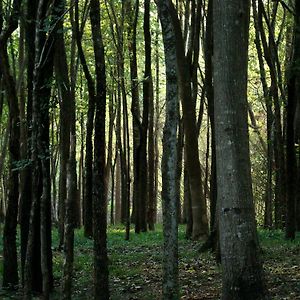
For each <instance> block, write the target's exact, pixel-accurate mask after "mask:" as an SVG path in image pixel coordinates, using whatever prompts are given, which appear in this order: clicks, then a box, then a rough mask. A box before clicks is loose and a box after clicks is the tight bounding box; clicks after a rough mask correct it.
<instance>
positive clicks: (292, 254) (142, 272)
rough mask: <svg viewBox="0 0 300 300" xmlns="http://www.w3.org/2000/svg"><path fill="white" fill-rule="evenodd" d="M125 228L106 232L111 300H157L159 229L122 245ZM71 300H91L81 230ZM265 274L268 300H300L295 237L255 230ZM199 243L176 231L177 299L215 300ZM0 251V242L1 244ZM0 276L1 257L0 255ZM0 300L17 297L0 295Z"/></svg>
mask: <svg viewBox="0 0 300 300" xmlns="http://www.w3.org/2000/svg"><path fill="white" fill-rule="evenodd" d="M124 234H125V233H124V228H123V227H120V226H113V227H109V228H108V251H109V271H110V289H111V299H113V300H127V299H128V300H129V299H138V300H154V299H161V278H162V269H161V263H162V257H161V252H162V227H161V226H160V225H158V226H157V228H156V231H155V232H148V233H142V234H139V235H136V234H134V233H132V234H131V238H130V241H125V240H124ZM75 236H76V238H75V257H74V280H73V283H74V285H73V299H78V300H79V299H89V298H92V292H93V291H92V287H93V280H92V274H93V242H92V240H89V239H86V238H85V237H84V235H83V231H82V230H76V233H75ZM259 238H260V243H261V247H262V253H263V260H264V269H265V274H266V280H267V286H268V289H269V291H270V297H271V299H275V300H277V299H278V300H279V299H293V300H294V299H300V296H299V295H300V236H299V235H298V236H297V239H296V241H294V242H290V241H286V240H284V235H283V232H281V231H268V230H259ZM57 244H58V235H57V232H56V231H54V232H53V249H54V250H53V264H54V278H55V290H54V293H53V294H52V297H51V299H54V300H55V299H59V298H60V288H59V286H60V278H61V275H62V266H63V253H62V252H59V251H57V250H56V249H57ZM199 246H200V245H199V243H198V242H193V241H187V240H186V239H185V238H184V226H180V228H179V272H180V278H179V280H180V294H181V299H207V300H208V299H219V297H220V291H221V269H220V267H219V266H218V265H217V264H216V263H215V261H214V258H213V256H212V254H210V253H203V254H199V252H198V249H199ZM0 249H2V241H0ZM0 260H1V261H0V276H1V277H2V256H1V253H0ZM0 299H20V296H19V297H18V295H16V297H15V298H14V296H13V294H7V293H4V292H3V291H2V292H0Z"/></svg>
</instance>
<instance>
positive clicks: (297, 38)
mask: <svg viewBox="0 0 300 300" xmlns="http://www.w3.org/2000/svg"><path fill="white" fill-rule="evenodd" d="M295 4H296V5H295V16H294V18H295V21H294V22H295V23H294V51H293V58H292V60H291V66H290V69H289V76H288V78H289V81H288V102H287V108H286V110H287V116H286V117H287V130H286V171H287V211H286V230H285V237H286V238H287V239H291V240H293V239H295V232H296V191H297V188H296V187H297V175H298V174H297V157H296V147H295V143H296V142H298V141H299V135H298V132H297V127H298V126H299V125H298V124H297V121H296V111H297V109H299V107H297V106H299V105H300V96H299V92H300V72H299V65H298V64H299V60H300V33H299V30H300V1H299V0H296V1H295ZM297 138H298V140H297Z"/></svg>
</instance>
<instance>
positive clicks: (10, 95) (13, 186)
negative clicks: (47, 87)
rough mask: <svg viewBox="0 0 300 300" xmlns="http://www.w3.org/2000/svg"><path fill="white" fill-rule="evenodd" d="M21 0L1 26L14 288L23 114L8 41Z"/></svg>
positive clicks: (7, 239) (8, 272)
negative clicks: (21, 116)
mask: <svg viewBox="0 0 300 300" xmlns="http://www.w3.org/2000/svg"><path fill="white" fill-rule="evenodd" d="M20 5H21V2H20V1H18V0H16V1H14V2H13V7H12V12H11V15H10V17H9V21H8V23H7V26H6V27H5V28H3V29H2V26H0V67H1V74H2V76H3V83H4V87H5V91H6V96H7V100H8V107H9V154H10V161H9V190H8V205H7V206H8V207H7V212H6V218H5V225H4V231H3V271H4V273H3V286H4V287H14V286H16V285H17V284H18V280H19V278H18V262H17V245H16V234H17V215H18V197H19V192H18V185H19V178H18V176H19V172H18V160H19V156H20V145H19V138H20V127H19V122H20V119H19V118H20V116H19V108H18V105H19V104H18V102H19V100H18V96H17V90H16V84H15V80H14V78H13V76H12V74H11V68H10V63H9V57H8V53H7V42H8V39H9V38H10V36H11V34H12V33H13V32H14V31H15V30H16V29H17V27H18V18H19V13H20ZM0 9H1V10H0V18H1V21H0V22H1V24H2V13H3V12H2V6H0Z"/></svg>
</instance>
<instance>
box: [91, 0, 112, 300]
mask: <svg viewBox="0 0 300 300" xmlns="http://www.w3.org/2000/svg"><path fill="white" fill-rule="evenodd" d="M90 21H91V26H92V39H93V47H94V56H95V62H96V66H95V73H96V90H95V109H96V110H95V112H96V113H95V138H94V165H93V228H94V231H93V236H94V299H100V300H102V299H104V300H108V299H109V285H108V257H107V245H106V239H107V237H106V226H107V205H106V193H105V190H106V189H105V163H106V162H105V145H106V144H105V110H106V72H105V59H104V46H103V41H102V33H101V26H100V21H101V16H100V1H99V0H92V1H91V7H90Z"/></svg>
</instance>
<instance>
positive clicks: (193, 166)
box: [170, 5, 208, 239]
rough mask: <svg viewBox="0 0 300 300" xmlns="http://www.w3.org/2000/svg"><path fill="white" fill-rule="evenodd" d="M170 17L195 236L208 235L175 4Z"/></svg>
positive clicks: (188, 80)
mask: <svg viewBox="0 0 300 300" xmlns="http://www.w3.org/2000/svg"><path fill="white" fill-rule="evenodd" d="M170 10H171V11H170V12H171V20H172V23H173V26H174V29H175V34H176V51H177V52H176V53H177V54H176V59H177V65H178V79H179V81H178V82H179V92H180V97H181V103H182V110H183V124H184V130H185V139H186V142H185V151H186V159H187V160H186V163H187V170H188V176H189V184H190V189H191V199H192V214H193V231H192V238H193V239H199V238H205V237H207V235H208V219H207V208H206V199H204V195H203V184H202V172H201V166H200V160H199V149H198V132H197V126H196V110H195V104H194V103H193V101H192V91H191V84H190V83H191V76H190V73H189V68H188V61H187V59H186V56H185V50H184V40H183V35H182V32H181V27H180V22H179V20H178V16H177V12H176V10H175V7H174V6H173V5H172V6H171V7H170Z"/></svg>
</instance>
